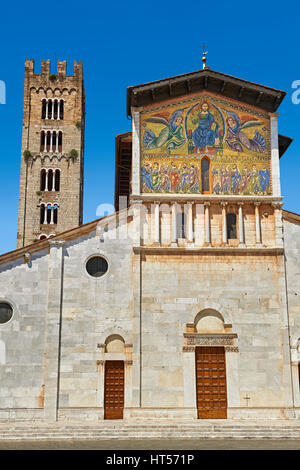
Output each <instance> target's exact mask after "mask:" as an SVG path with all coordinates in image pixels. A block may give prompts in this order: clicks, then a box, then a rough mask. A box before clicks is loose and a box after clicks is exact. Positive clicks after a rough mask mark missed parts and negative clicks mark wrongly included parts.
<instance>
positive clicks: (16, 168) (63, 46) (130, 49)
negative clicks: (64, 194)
mask: <svg viewBox="0 0 300 470" xmlns="http://www.w3.org/2000/svg"><path fill="white" fill-rule="evenodd" d="M299 18H300V6H299V3H298V4H297V2H296V1H290V2H288V3H286V4H284V5H283V4H282V3H279V2H278V3H275V2H274V1H269V0H268V1H264V2H261V1H256V0H254V1H251V2H241V1H239V2H238V1H236V0H234V1H230V0H228V1H226V2H225V1H224V0H223V1H218V0H215V1H214V2H205V3H204V2H201V1H199V0H197V1H195V0H192V1H188V2H183V1H178V0H173V1H172V2H170V1H165V2H162V1H161V0H160V1H158V0H151V2H149V3H148V2H146V1H142V0H139V1H137V0H127V1H118V0H115V1H114V2H102V1H97V2H91V1H88V0H86V1H85V2H77V1H76V0H73V1H72V2H71V1H65V2H63V3H59V2H56V1H54V0H53V1H52V2H46V3H41V2H37V1H35V0H34V1H31V2H22V3H21V2H18V1H15V2H10V3H7V5H6V6H3V5H2V7H1V16H0V38H1V48H0V80H3V81H5V83H6V87H7V96H6V104H5V105H1V104H0V129H1V131H0V132H1V160H2V184H1V186H0V200H1V221H2V223H1V231H0V253H4V252H6V251H10V250H13V249H15V246H16V233H17V212H18V193H19V172H20V159H21V132H22V105H23V80H24V60H25V58H28V59H29V58H34V59H35V64H36V65H35V67H36V71H37V72H39V71H40V61H41V59H50V60H51V61H52V62H53V67H54V66H55V61H56V60H57V59H60V60H67V61H68V73H71V72H72V69H73V61H74V60H81V61H82V62H83V67H84V77H85V92H86V146H85V178H84V222H88V221H89V220H93V219H95V218H96V209H97V206H98V204H101V203H113V197H114V158H115V155H114V136H115V135H116V134H119V133H121V132H126V131H128V130H130V129H131V123H130V121H129V120H128V119H127V117H126V88H127V86H130V85H136V84H139V83H145V82H148V81H152V80H157V79H160V78H165V77H169V76H174V75H178V74H182V73H187V72H192V71H195V70H200V69H201V67H202V63H201V46H202V44H203V42H205V43H206V45H207V48H208V51H209V53H208V60H207V65H208V66H209V67H210V68H211V69H213V70H217V71H219V72H223V73H227V74H229V75H234V76H237V77H240V78H244V79H248V80H250V81H254V82H257V83H261V84H263V85H267V86H271V87H274V88H278V89H281V90H285V91H286V92H287V96H286V98H285V99H284V101H283V103H282V105H281V106H280V108H279V112H280V117H279V132H280V133H281V134H284V135H287V136H290V137H292V138H293V139H294V142H293V143H292V145H291V147H290V149H289V150H288V151H287V152H286V154H285V155H284V157H283V158H282V159H281V162H280V166H281V183H282V193H283V195H284V201H285V205H284V207H285V208H286V209H288V210H291V211H294V212H299V213H300V198H299V183H298V181H299V173H300V134H299V132H298V127H299V124H300V104H298V105H296V104H293V103H292V100H291V97H292V93H293V92H294V90H293V89H292V88H291V86H292V82H293V81H294V80H300V68H299V52H298V51H299V26H300V19H299ZM53 72H55V69H53ZM298 134H299V137H298Z"/></svg>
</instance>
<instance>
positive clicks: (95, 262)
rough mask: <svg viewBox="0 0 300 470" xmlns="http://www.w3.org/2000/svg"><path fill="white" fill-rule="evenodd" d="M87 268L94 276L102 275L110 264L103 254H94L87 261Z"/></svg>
mask: <svg viewBox="0 0 300 470" xmlns="http://www.w3.org/2000/svg"><path fill="white" fill-rule="evenodd" d="M86 270H87V272H88V273H89V274H90V276H93V277H101V276H103V275H104V274H105V273H106V272H107V270H108V264H107V261H106V259H105V258H103V257H102V256H93V258H90V259H89V260H88V262H87V263H86Z"/></svg>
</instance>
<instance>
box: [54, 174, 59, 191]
mask: <svg viewBox="0 0 300 470" xmlns="http://www.w3.org/2000/svg"><path fill="white" fill-rule="evenodd" d="M59 190H60V171H59V170H55V191H59Z"/></svg>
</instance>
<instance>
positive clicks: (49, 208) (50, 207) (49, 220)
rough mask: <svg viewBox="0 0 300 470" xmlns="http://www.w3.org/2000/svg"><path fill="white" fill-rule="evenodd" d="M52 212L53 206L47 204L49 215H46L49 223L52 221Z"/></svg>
mask: <svg viewBox="0 0 300 470" xmlns="http://www.w3.org/2000/svg"><path fill="white" fill-rule="evenodd" d="M51 212H52V206H51V204H48V205H47V217H46V221H47V222H46V223H47V224H50V223H51Z"/></svg>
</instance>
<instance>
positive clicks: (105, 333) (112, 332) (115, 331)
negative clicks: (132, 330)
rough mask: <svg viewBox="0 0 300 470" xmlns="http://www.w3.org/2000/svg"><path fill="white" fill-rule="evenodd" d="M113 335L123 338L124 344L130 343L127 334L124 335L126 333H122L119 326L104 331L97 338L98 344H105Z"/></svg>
mask: <svg viewBox="0 0 300 470" xmlns="http://www.w3.org/2000/svg"><path fill="white" fill-rule="evenodd" d="M113 335H116V336H120V337H121V338H123V340H124V343H125V344H127V343H130V340H129V338H128V333H126V331H124V330H123V329H122V328H120V327H119V326H113V327H111V328H107V329H106V330H104V331H103V333H102V335H101V336H100V338H99V342H100V343H102V344H105V341H106V339H107V338H109V337H110V336H113Z"/></svg>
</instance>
